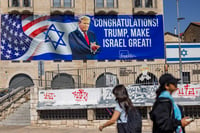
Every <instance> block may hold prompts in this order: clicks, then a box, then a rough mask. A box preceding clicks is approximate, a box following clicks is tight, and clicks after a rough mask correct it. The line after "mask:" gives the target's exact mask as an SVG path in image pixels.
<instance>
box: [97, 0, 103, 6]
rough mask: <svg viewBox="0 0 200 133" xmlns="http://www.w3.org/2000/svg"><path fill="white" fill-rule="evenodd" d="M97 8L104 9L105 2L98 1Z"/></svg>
mask: <svg viewBox="0 0 200 133" xmlns="http://www.w3.org/2000/svg"><path fill="white" fill-rule="evenodd" d="M96 7H99V8H103V7H104V0H96Z"/></svg>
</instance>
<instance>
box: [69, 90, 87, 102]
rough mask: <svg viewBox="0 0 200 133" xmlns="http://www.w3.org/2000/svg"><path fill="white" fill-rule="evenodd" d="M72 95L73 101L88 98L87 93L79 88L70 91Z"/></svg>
mask: <svg viewBox="0 0 200 133" xmlns="http://www.w3.org/2000/svg"><path fill="white" fill-rule="evenodd" d="M72 94H73V95H74V98H75V101H87V100H88V93H87V92H84V90H83V89H79V90H78V91H74V92H72Z"/></svg>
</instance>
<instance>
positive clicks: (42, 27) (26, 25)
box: [22, 16, 50, 37]
mask: <svg viewBox="0 0 200 133" xmlns="http://www.w3.org/2000/svg"><path fill="white" fill-rule="evenodd" d="M22 18H23V17H22ZM49 18H50V16H30V17H24V19H23V20H22V28H23V31H24V33H25V34H26V35H28V36H30V37H36V36H37V35H39V34H40V33H42V32H44V31H46V30H47V27H48V21H47V20H48V19H49Z"/></svg>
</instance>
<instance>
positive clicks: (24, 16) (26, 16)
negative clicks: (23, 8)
mask: <svg viewBox="0 0 200 133" xmlns="http://www.w3.org/2000/svg"><path fill="white" fill-rule="evenodd" d="M30 16H32V15H22V16H21V19H22V20H24V19H26V18H28V17H30Z"/></svg>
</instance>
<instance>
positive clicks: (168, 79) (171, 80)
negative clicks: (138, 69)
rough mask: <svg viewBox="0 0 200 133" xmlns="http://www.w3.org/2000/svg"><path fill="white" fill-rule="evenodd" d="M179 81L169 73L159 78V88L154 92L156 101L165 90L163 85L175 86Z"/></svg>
mask: <svg viewBox="0 0 200 133" xmlns="http://www.w3.org/2000/svg"><path fill="white" fill-rule="evenodd" d="M179 80H180V79H177V78H175V77H174V76H173V75H172V74H170V73H165V74H163V75H161V76H160V78H159V84H160V86H159V88H158V89H157V90H156V99H157V98H158V97H159V95H160V94H161V93H162V92H163V91H165V90H166V88H165V85H169V84H173V85H175V86H176V85H177V83H178V81H179Z"/></svg>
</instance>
